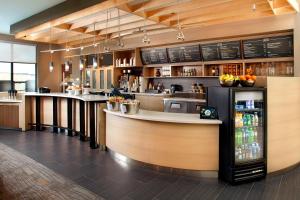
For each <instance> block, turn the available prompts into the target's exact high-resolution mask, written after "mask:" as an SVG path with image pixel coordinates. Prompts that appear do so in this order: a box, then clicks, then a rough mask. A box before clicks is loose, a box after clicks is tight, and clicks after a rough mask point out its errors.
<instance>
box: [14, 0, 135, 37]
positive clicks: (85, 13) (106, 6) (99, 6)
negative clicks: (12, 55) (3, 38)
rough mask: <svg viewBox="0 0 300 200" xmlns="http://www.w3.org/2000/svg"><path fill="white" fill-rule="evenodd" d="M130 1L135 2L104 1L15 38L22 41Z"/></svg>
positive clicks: (25, 31)
mask: <svg viewBox="0 0 300 200" xmlns="http://www.w3.org/2000/svg"><path fill="white" fill-rule="evenodd" d="M130 1H133V0H107V1H104V2H102V3H98V4H96V5H93V6H90V7H88V8H85V9H83V10H80V11H77V12H74V13H72V14H68V15H66V16H63V17H59V18H57V19H54V20H50V21H48V22H46V23H43V24H40V25H38V26H35V27H33V28H30V29H27V30H24V31H21V32H18V33H16V35H15V38H17V39H21V38H24V37H26V36H28V35H30V34H31V33H35V32H39V31H41V30H44V29H48V28H50V27H53V26H58V25H61V24H64V23H70V22H72V21H75V20H77V19H79V18H82V17H85V16H89V15H92V14H95V13H97V12H99V11H103V10H107V9H110V8H114V7H117V6H119V5H122V4H125V3H128V2H130Z"/></svg>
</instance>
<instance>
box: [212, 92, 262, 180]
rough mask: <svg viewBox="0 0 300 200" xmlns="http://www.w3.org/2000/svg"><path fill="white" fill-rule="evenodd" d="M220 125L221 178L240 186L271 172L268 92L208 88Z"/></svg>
mask: <svg viewBox="0 0 300 200" xmlns="http://www.w3.org/2000/svg"><path fill="white" fill-rule="evenodd" d="M206 95H207V104H208V106H212V107H215V108H216V109H217V111H218V114H219V119H220V120H222V122H223V124H222V125H221V126H220V134H219V135H220V139H219V141H220V143H219V145H220V147H219V150H220V152H219V178H220V179H223V180H225V181H228V182H230V183H231V184H239V183H242V182H248V181H252V180H256V179H260V178H264V177H265V176H266V173H267V159H266V156H267V152H266V150H267V148H266V137H267V130H266V123H267V117H266V115H267V113H266V102H267V101H266V89H264V88H224V87H208V90H207V94H206Z"/></svg>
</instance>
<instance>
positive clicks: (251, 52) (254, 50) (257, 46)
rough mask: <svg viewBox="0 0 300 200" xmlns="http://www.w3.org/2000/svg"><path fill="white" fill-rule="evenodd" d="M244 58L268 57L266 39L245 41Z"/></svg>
mask: <svg viewBox="0 0 300 200" xmlns="http://www.w3.org/2000/svg"><path fill="white" fill-rule="evenodd" d="M243 49H244V58H246V59H247V58H265V57H267V53H266V52H267V51H266V43H265V39H262V38H261V39H252V40H244V41H243Z"/></svg>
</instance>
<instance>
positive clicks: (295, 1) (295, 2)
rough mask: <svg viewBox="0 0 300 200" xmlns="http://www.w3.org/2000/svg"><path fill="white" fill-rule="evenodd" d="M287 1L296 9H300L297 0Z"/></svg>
mask: <svg viewBox="0 0 300 200" xmlns="http://www.w3.org/2000/svg"><path fill="white" fill-rule="evenodd" d="M287 2H288V3H289V4H290V6H291V7H292V8H293V9H294V10H295V11H296V12H299V11H300V5H299V2H298V1H297V0H287Z"/></svg>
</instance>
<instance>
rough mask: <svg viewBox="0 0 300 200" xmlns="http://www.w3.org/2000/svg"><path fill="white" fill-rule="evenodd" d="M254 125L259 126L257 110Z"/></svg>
mask: <svg viewBox="0 0 300 200" xmlns="http://www.w3.org/2000/svg"><path fill="white" fill-rule="evenodd" d="M253 126H259V119H258V114H257V112H255V113H254V117H253Z"/></svg>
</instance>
